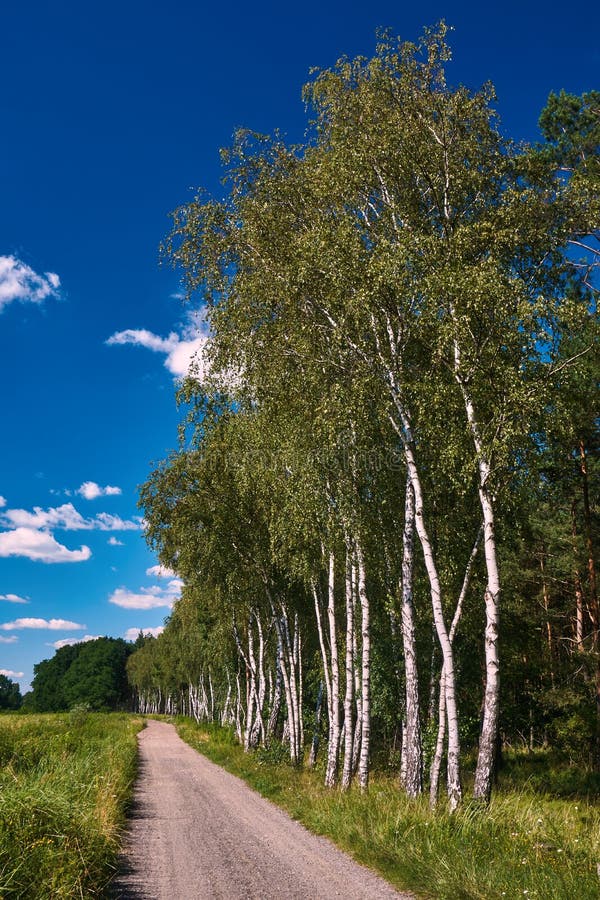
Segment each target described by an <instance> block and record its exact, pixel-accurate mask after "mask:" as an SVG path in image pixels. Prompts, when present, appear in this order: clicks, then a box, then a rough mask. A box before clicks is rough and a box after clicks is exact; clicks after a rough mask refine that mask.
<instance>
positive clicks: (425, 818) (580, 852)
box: [177, 719, 600, 900]
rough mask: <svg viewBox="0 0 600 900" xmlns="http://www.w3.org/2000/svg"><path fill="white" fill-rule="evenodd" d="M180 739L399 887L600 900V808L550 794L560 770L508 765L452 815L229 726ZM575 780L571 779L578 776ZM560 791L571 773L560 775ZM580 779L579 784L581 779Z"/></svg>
mask: <svg viewBox="0 0 600 900" xmlns="http://www.w3.org/2000/svg"><path fill="white" fill-rule="evenodd" d="M177 728H178V731H179V734H180V735H181V737H182V738H183V739H184V740H185V741H187V743H188V744H190V745H191V746H192V747H194V748H196V749H198V750H200V751H201V752H202V753H203V754H204V755H206V756H207V757H209V758H210V759H211V760H213V762H216V763H218V764H219V765H221V766H223V767H224V768H226V769H228V771H230V772H232V773H233V774H235V775H238V776H239V777H241V778H243V779H244V780H245V781H246V782H247V783H248V784H250V785H251V786H252V787H253V788H255V789H256V790H257V791H259V792H260V793H262V794H263V795H264V796H266V797H269V798H270V799H272V800H273V801H274V802H276V803H277V804H278V805H280V806H282V807H284V808H285V809H286V810H287V811H288V812H289V813H290V814H291V815H292V816H293V817H294V818H295V819H298V820H299V821H300V822H302V823H303V824H304V825H306V826H307V827H308V828H309V829H310V830H311V831H314V832H316V833H317V834H321V835H326V836H327V837H329V838H331V839H332V840H333V841H335V843H337V844H338V845H339V846H340V847H342V848H343V849H345V850H347V851H348V852H350V853H351V854H352V855H353V856H354V857H355V858H356V859H357V860H358V861H359V862H362V863H364V864H366V865H368V866H370V867H372V868H373V869H376V870H377V871H379V872H380V873H381V874H382V875H383V876H384V877H385V878H387V879H388V880H389V881H390V882H392V883H393V884H395V885H396V886H397V887H399V888H404V889H410V890H412V891H414V892H416V893H417V894H418V895H420V896H421V897H431V898H436V900H496V898H498V900H502V898H518V897H520V898H527V900H532V898H536V900H598V897H599V896H600V879H599V877H598V872H597V864H598V863H600V809H599V807H598V805H597V803H596V802H595V801H594V798H593V796H591V795H590V796H588V797H582V796H575V797H571V798H570V799H566V798H564V797H560V796H553V795H552V794H551V793H549V791H550V788H551V786H552V784H553V783H554V782H557V783H560V782H561V779H560V777H559V773H558V772H554V773H553V772H552V771H550V770H549V767H548V764H546V770H547V771H546V774H545V775H544V774H543V765H542V764H541V763H540V764H539V766H538V769H539V771H538V772H537V778H534V776H533V773H528V772H527V769H526V770H525V772H521V771H520V770H519V766H518V764H517V763H516V762H515V764H514V765H513V771H512V773H511V771H510V767H507V769H506V770H505V772H504V773H503V777H502V781H501V784H500V787H499V788H498V790H497V791H496V793H495V795H494V797H493V799H492V802H491V804H490V806H489V807H488V808H482V807H481V806H480V805H476V804H474V803H469V802H466V803H465V804H464V805H463V807H462V808H461V809H460V810H459V811H458V812H457V813H454V814H453V815H450V814H449V813H448V812H447V811H446V810H445V809H444V808H443V807H442V808H440V809H438V811H436V812H431V811H430V809H429V807H428V804H427V801H426V799H425V798H423V799H421V800H419V801H416V802H415V801H409V800H407V799H406V797H404V796H403V794H402V792H401V791H400V790H399V788H398V783H397V780H396V779H395V778H394V777H391V776H390V775H389V774H381V773H380V774H378V773H375V774H374V776H373V778H372V782H371V786H370V789H369V791H368V793H366V794H361V793H360V791H358V790H357V789H356V788H352V789H351V790H350V791H348V792H347V793H342V792H341V791H340V790H337V789H336V790H327V789H325V787H324V786H323V783H322V782H323V773H322V771H316V772H310V771H307V770H306V769H293V768H292V767H291V766H289V765H287V764H286V763H284V762H281V761H278V760H277V759H276V758H275V757H276V756H277V754H276V753H272V752H269V751H259V752H257V753H250V754H245V753H244V752H243V750H242V748H241V747H240V746H239V745H238V744H236V742H235V739H234V736H233V734H232V733H231V732H229V731H228V730H226V729H221V728H217V727H211V726H209V727H207V726H206V725H202V726H197V725H196V724H195V723H193V722H191V721H190V720H189V719H179V720H178V722H177ZM574 780H576V779H575V777H574V776H573V775H571V776H570V781H571V782H573V781H574ZM562 782H563V783H562V786H563V788H564V787H565V786H566V784H567V783H569V777H566V776H565V777H564V778H563V779H562ZM578 783H579V782H578Z"/></svg>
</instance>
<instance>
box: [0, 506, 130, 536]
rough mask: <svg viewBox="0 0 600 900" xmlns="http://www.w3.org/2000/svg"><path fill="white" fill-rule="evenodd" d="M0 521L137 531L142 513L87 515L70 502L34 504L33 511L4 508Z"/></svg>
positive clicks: (16, 524)
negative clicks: (123, 515)
mask: <svg viewBox="0 0 600 900" xmlns="http://www.w3.org/2000/svg"><path fill="white" fill-rule="evenodd" d="M0 522H2V524H4V525H8V526H9V527H12V528H15V527H16V528H18V527H23V528H35V529H40V528H61V529H63V530H64V531H93V530H94V529H97V530H99V531H139V530H140V529H141V527H142V525H141V522H142V520H141V517H140V516H134V518H133V519H122V518H121V517H120V516H113V515H111V514H110V513H98V514H97V515H96V516H94V517H93V518H89V519H86V518H84V517H83V516H82V515H81V513H80V512H79V511H78V510H77V509H75V507H74V506H73V504H72V503H63V504H62V505H61V506H54V507H52V506H51V507H50V508H49V509H42V507H41V506H34V507H33V512H29V511H28V510H26V509H7V510H6V511H5V512H3V513H0Z"/></svg>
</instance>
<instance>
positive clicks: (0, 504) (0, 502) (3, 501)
mask: <svg viewBox="0 0 600 900" xmlns="http://www.w3.org/2000/svg"><path fill="white" fill-rule="evenodd" d="M3 506H6V497H3V496H2V495H1V494H0V509H1V508H2V507H3Z"/></svg>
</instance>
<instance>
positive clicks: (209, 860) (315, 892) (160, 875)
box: [112, 720, 409, 900]
mask: <svg viewBox="0 0 600 900" xmlns="http://www.w3.org/2000/svg"><path fill="white" fill-rule="evenodd" d="M139 746H140V770H139V778H138V781H137V784H136V790H135V797H134V807H133V814H132V818H131V821H130V825H129V828H128V831H127V835H126V841H125V846H124V851H123V854H122V868H121V874H120V876H119V877H118V878H117V880H116V881H115V883H114V886H113V894H112V896H114V897H119V898H123V900H125V898H131V900H137V898H140V900H141V898H144V900H163V898H164V900H167V898H168V900H216V898H222V900H259V898H260V900H287V898H290V900H308V898H310V900H329V898H333V897H344V898H345V900H385V898H396V900H398V898H404V900H409V895H408V894H398V893H397V892H396V891H395V890H394V889H393V888H392V887H390V886H389V885H388V884H387V883H386V882H385V881H383V880H382V879H380V878H379V877H377V876H376V875H374V874H373V873H372V872H371V871H369V870H368V869H365V868H363V867H362V866H359V865H358V864H357V863H355V862H353V860H351V859H350V858H349V857H348V856H346V855H345V854H344V853H342V852H341V851H340V850H338V849H337V848H336V847H334V846H333V844H331V843H330V842H329V841H327V840H326V839H325V838H320V837H315V836H314V835H312V834H310V833H309V832H308V831H306V829H305V828H303V827H302V826H301V825H299V824H298V823H297V822H294V821H293V820H292V819H290V817H289V816H288V815H287V814H286V813H284V812H283V811H282V810H280V809H279V808H278V807H276V806H274V805H273V804H272V803H270V802H269V801H268V800H265V799H264V798H262V797H260V796H259V795H258V794H256V793H254V791H252V790H251V789H250V788H248V787H247V786H246V785H245V784H244V783H243V782H242V781H240V780H239V779H238V778H235V777H234V776H233V775H230V774H229V773H228V772H225V771H224V770H223V769H221V768H219V767H218V766H215V765H214V764H213V763H211V762H209V760H207V759H206V758H205V757H203V756H202V755H201V754H199V753H196V752H195V751H194V750H192V749H191V747H188V745H187V744H185V743H184V742H183V741H182V740H181V739H180V738H179V737H178V735H177V733H176V731H175V728H174V727H173V726H172V725H168V724H166V723H165V722H156V721H153V720H150V721H149V722H148V725H147V727H146V728H145V729H144V730H143V731H142V732H141V733H140V735H139Z"/></svg>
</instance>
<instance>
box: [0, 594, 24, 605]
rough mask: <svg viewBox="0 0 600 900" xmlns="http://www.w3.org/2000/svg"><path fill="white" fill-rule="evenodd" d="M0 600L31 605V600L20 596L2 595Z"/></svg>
mask: <svg viewBox="0 0 600 900" xmlns="http://www.w3.org/2000/svg"><path fill="white" fill-rule="evenodd" d="M0 600H6V602H7V603H29V600H27V599H26V598H25V597H19V595H18V594H0Z"/></svg>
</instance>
